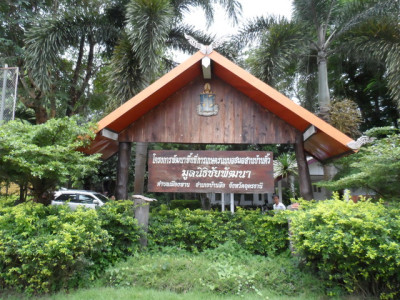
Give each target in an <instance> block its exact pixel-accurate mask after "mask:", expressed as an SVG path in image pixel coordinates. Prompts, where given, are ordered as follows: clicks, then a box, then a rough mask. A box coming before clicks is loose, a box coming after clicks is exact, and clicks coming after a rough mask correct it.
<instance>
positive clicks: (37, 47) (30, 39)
mask: <svg viewBox="0 0 400 300" xmlns="http://www.w3.org/2000/svg"><path fill="white" fill-rule="evenodd" d="M69 2H70V1H64V3H63V5H61V6H62V8H63V9H59V10H57V11H56V12H54V13H53V14H51V15H45V16H44V17H42V18H39V20H37V21H36V23H35V24H34V26H32V28H30V30H29V31H28V32H27V33H26V36H25V47H24V53H25V61H26V63H25V70H24V72H22V74H23V76H22V80H21V82H22V84H23V86H24V87H25V88H26V89H27V90H28V89H29V88H30V87H33V89H31V90H32V91H31V93H30V96H31V102H33V105H36V107H37V110H38V111H39V112H41V114H37V121H38V123H43V122H45V121H47V119H48V118H49V117H54V116H55V114H56V111H55V110H56V106H57V103H56V102H55V101H56V97H54V96H53V97H51V99H52V100H53V102H52V103H51V109H52V110H53V112H52V114H50V116H49V115H48V114H47V105H46V104H45V103H46V98H49V95H51V94H54V93H56V90H57V88H58V86H59V85H65V86H66V88H65V94H66V95H63V96H60V93H58V98H63V97H65V98H66V99H67V100H66V103H65V102H64V103H62V105H61V107H63V108H64V112H63V113H61V115H65V114H66V115H67V116H71V115H74V114H77V113H78V112H79V111H80V110H81V108H82V107H84V106H87V104H88V101H89V99H90V97H89V94H90V92H89V90H90V82H91V80H92V79H93V76H94V75H95V73H96V72H97V71H98V69H99V68H100V65H101V61H100V60H99V58H98V55H97V53H98V52H99V51H102V50H99V49H104V48H105V47H106V45H107V43H110V41H112V40H113V39H115V37H116V36H118V28H117V27H116V26H114V24H112V23H111V22H110V19H109V17H108V15H107V14H105V13H103V12H104V11H106V10H107V9H108V7H109V5H110V4H109V3H107V2H100V1H98V0H88V1H83V2H82V3H79V4H78V3H75V4H74V3H69ZM72 2H73V1H72ZM93 7H96V10H94V9H93ZM96 52H97V53H96ZM102 52H105V51H102ZM40 97H41V98H40ZM58 106H60V104H58ZM34 108H35V107H34Z"/></svg>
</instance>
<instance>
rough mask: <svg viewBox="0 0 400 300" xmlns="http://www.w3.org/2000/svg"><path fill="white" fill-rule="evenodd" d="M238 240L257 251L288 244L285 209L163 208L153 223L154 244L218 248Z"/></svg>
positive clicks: (273, 250)
mask: <svg viewBox="0 0 400 300" xmlns="http://www.w3.org/2000/svg"><path fill="white" fill-rule="evenodd" d="M229 240H234V241H236V242H237V243H239V244H240V245H241V246H242V247H243V248H244V249H246V250H248V251H250V252H251V253H257V254H263V255H266V254H274V253H277V252H279V251H284V250H286V249H287V246H288V229H287V220H286V217H285V213H284V212H280V213H277V214H276V215H267V214H261V213H260V211H258V210H256V211H248V210H243V209H238V210H237V212H236V213H235V214H233V215H232V214H231V213H230V212H216V211H202V210H194V211H191V210H188V209H185V210H166V209H165V208H164V209H161V210H160V211H159V212H157V213H156V214H154V215H152V216H151V218H150V223H149V245H150V246H163V247H164V246H176V247H180V248H182V249H186V250H190V251H204V250H206V249H209V248H216V247H218V246H219V245H221V244H223V243H225V242H226V241H229Z"/></svg>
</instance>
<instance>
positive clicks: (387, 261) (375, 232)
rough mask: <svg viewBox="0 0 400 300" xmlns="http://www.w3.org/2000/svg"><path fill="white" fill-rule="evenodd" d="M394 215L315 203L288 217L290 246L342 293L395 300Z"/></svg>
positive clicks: (369, 206)
mask: <svg viewBox="0 0 400 300" xmlns="http://www.w3.org/2000/svg"><path fill="white" fill-rule="evenodd" d="M399 213H400V210H399V209H395V208H388V207H385V206H384V205H382V204H376V203H371V202H359V203H353V202H344V201H340V200H330V201H323V202H319V203H316V204H315V205H312V206H310V207H308V208H307V209H305V210H301V211H298V212H297V213H295V214H293V215H292V216H291V219H292V226H291V230H292V232H293V243H294V247H295V249H296V251H297V252H298V253H299V255H301V256H302V257H304V258H306V260H307V262H308V264H309V265H311V266H313V267H315V268H317V269H318V270H319V271H320V273H321V274H322V275H323V276H324V277H325V278H327V279H329V280H331V281H332V282H334V283H335V284H337V283H340V284H341V285H343V286H344V287H345V288H346V289H347V291H349V292H364V293H369V294H375V295H379V296H380V297H381V298H397V299H398V297H399V295H400V294H399V291H400V214H399ZM331 292H332V293H334V291H331Z"/></svg>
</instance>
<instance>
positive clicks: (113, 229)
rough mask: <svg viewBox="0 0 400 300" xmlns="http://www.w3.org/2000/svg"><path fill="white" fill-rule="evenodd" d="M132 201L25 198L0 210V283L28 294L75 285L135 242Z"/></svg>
mask: <svg viewBox="0 0 400 300" xmlns="http://www.w3.org/2000/svg"><path fill="white" fill-rule="evenodd" d="M131 207H132V205H131V202H130V205H129V204H128V203H124V202H114V203H110V204H108V205H106V206H105V207H104V208H102V209H99V211H95V210H85V209H78V210H77V211H75V212H71V210H70V209H69V208H68V207H67V206H48V207H46V206H43V205H41V204H35V203H24V204H20V205H18V206H14V207H3V208H1V209H0V241H1V243H0V287H1V288H13V289H16V290H20V291H25V292H27V293H42V292H50V291H56V290H59V289H61V288H70V287H77V286H80V285H81V284H82V283H85V282H88V281H89V280H91V279H94V278H95V277H96V276H97V275H98V274H99V273H100V272H101V271H103V270H104V269H105V268H106V267H107V266H109V265H110V264H112V263H114V262H115V261H117V260H118V259H119V258H121V257H124V256H126V255H128V254H131V253H132V251H134V249H133V248H134V246H135V245H138V242H137V240H138V230H139V229H138V226H137V223H136V221H135V220H134V219H133V218H132V212H131V211H129V210H130V209H131Z"/></svg>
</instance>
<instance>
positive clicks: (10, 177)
mask: <svg viewBox="0 0 400 300" xmlns="http://www.w3.org/2000/svg"><path fill="white" fill-rule="evenodd" d="M93 137H94V133H93V130H92V124H86V125H82V124H78V120H77V119H76V118H63V119H52V120H50V121H48V122H47V123H45V124H41V125H31V124H29V123H24V122H18V121H13V122H9V123H7V124H5V125H3V126H1V127H0V178H2V179H5V181H13V182H17V183H19V184H20V185H25V184H30V185H32V193H33V195H34V197H35V200H36V201H37V202H44V203H48V201H49V200H50V196H47V197H46V195H45V193H46V192H51V191H53V190H54V189H55V188H56V186H57V185H58V184H61V183H65V182H66V181H67V180H72V181H77V180H79V179H81V178H83V177H84V176H86V175H88V174H90V173H93V172H95V171H96V166H97V165H98V163H99V160H98V155H92V156H86V155H84V154H83V153H81V152H79V151H76V150H77V149H78V148H80V147H84V146H86V145H88V143H89V142H90V141H91V139H92V138H93Z"/></svg>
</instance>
